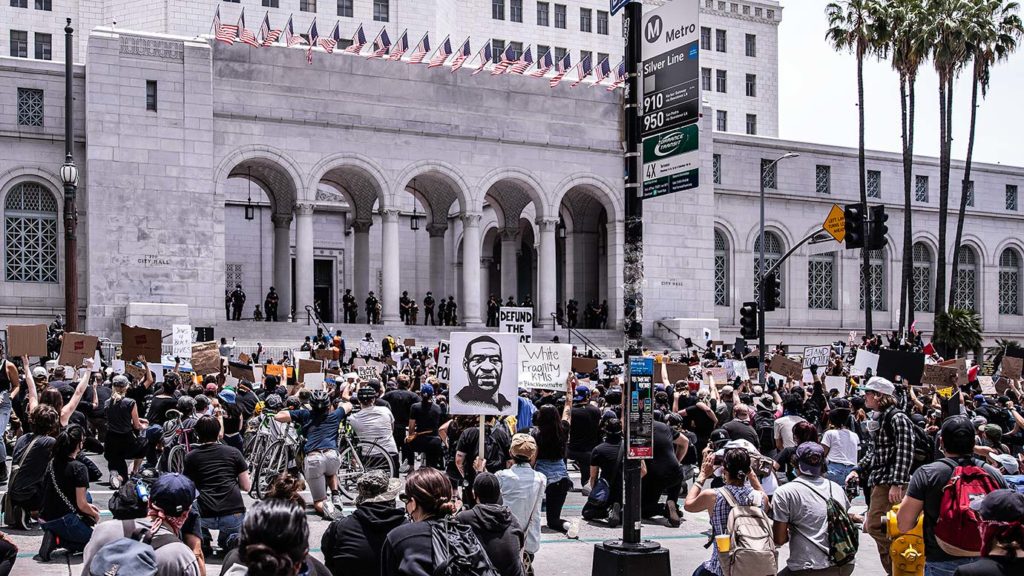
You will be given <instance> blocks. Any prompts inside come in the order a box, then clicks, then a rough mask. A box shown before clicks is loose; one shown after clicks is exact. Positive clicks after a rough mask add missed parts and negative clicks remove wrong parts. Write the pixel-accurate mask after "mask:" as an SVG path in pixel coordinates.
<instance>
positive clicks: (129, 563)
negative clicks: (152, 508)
mask: <svg viewBox="0 0 1024 576" xmlns="http://www.w3.org/2000/svg"><path fill="white" fill-rule="evenodd" d="M156 572H157V570H156V552H155V551H154V550H153V547H152V546H149V545H146V544H143V543H142V542H139V541H138V540H132V539H131V538H118V539H117V540H114V541H113V542H111V543H109V544H106V545H104V546H103V547H101V548H100V549H99V550H97V551H96V555H95V556H93V557H92V561H91V562H89V572H88V574H89V576H155V575H156Z"/></svg>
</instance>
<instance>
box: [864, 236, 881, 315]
mask: <svg viewBox="0 0 1024 576" xmlns="http://www.w3.org/2000/svg"><path fill="white" fill-rule="evenodd" d="M868 266H870V267H871V309H872V310H877V311H882V312H884V311H886V310H887V309H888V307H887V306H886V304H887V302H886V298H885V252H883V251H882V250H872V251H871V252H870V253H869V254H868ZM861 269H863V264H862V265H861ZM864 285H865V283H864V274H861V275H860V309H861V310H863V309H864Z"/></svg>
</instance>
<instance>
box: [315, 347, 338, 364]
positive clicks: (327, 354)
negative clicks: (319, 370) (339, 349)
mask: <svg viewBox="0 0 1024 576" xmlns="http://www.w3.org/2000/svg"><path fill="white" fill-rule="evenodd" d="M313 358H316V359H317V360H323V361H327V362H330V361H331V360H334V351H333V350H313Z"/></svg>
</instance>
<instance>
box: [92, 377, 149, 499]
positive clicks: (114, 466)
mask: <svg viewBox="0 0 1024 576" xmlns="http://www.w3.org/2000/svg"><path fill="white" fill-rule="evenodd" d="M112 388H113V394H112V395H111V396H110V401H109V402H108V403H107V439H106V442H105V444H104V445H105V447H106V450H105V451H104V453H103V456H104V458H106V460H107V467H108V468H109V469H110V487H111V488H113V489H114V490H117V489H118V488H119V487H120V486H121V483H122V482H124V481H125V480H127V479H128V476H129V473H128V465H127V464H126V463H125V461H126V460H133V461H134V464H133V465H132V471H133V472H134V471H137V470H138V468H139V466H140V464H141V462H142V460H141V459H142V456H143V455H144V454H145V451H146V438H145V437H141V436H139V432H140V431H142V430H144V429H145V428H146V426H147V425H148V422H146V421H145V420H143V419H141V418H139V406H138V403H137V402H136V401H135V400H133V399H131V398H128V397H126V393H127V391H128V378H126V377H125V376H120V375H119V376H115V377H114V379H113V381H112Z"/></svg>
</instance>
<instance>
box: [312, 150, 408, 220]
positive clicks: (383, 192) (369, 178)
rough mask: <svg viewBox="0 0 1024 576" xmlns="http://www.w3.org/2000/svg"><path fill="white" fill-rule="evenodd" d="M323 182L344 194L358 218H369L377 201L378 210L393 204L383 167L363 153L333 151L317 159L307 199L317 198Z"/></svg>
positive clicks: (353, 213) (356, 218)
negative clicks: (318, 189) (336, 152)
mask: <svg viewBox="0 0 1024 576" xmlns="http://www.w3.org/2000/svg"><path fill="white" fill-rule="evenodd" d="M321 183H327V184H329V185H330V186H331V187H332V188H334V189H336V190H338V191H339V192H341V193H342V194H343V195H344V196H345V198H346V200H348V202H349V205H350V206H351V207H352V215H353V219H355V220H367V221H368V220H370V218H371V217H372V214H373V212H374V207H375V205H376V208H377V210H378V211H381V210H386V209H388V208H389V207H391V206H392V202H391V198H390V194H389V193H388V180H387V178H386V177H385V176H384V170H383V169H382V168H381V167H380V166H379V165H378V164H377V163H376V162H374V161H373V160H371V159H370V158H367V157H365V156H362V155H360V154H348V153H339V154H332V155H330V156H327V157H325V158H323V159H321V160H320V161H319V162H317V164H316V166H314V167H313V169H312V170H311V171H310V177H309V180H308V181H307V182H306V185H305V187H304V194H305V196H304V199H305V201H308V202H313V201H314V200H315V199H316V190H317V188H318V187H319V186H320V184H321Z"/></svg>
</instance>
